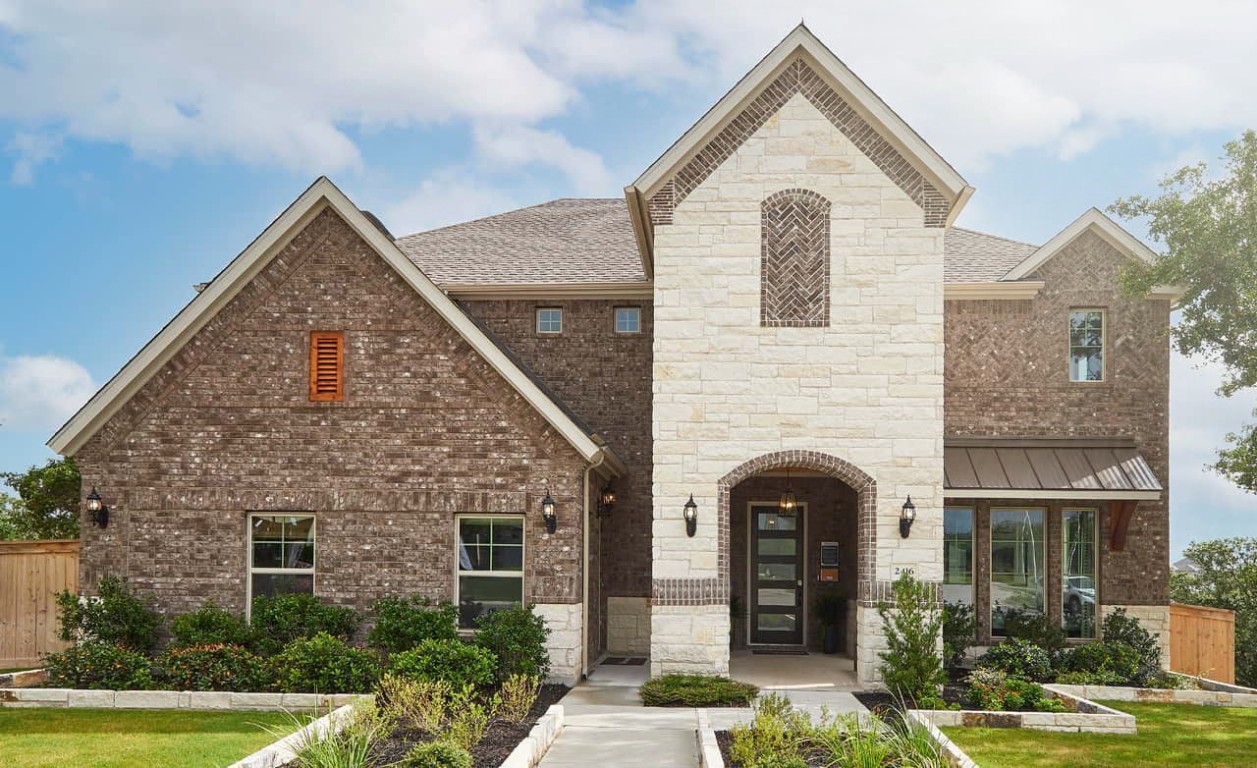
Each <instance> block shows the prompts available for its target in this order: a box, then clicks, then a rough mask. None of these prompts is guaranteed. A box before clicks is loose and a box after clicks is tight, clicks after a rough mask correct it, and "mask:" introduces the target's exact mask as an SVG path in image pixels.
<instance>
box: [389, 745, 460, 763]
mask: <svg viewBox="0 0 1257 768" xmlns="http://www.w3.org/2000/svg"><path fill="white" fill-rule="evenodd" d="M473 764H474V763H473V761H472V759H471V753H470V752H468V751H467V750H465V749H463V748H462V747H460V746H457V745H455V744H450V743H449V742H445V741H432V742H429V743H427V744H420V745H419V746H417V747H415V748H414V749H412V750H410V751H409V752H407V753H406V756H405V757H403V758H402V759H401V761H400V762H398V763H396V765H397V766H399V768H472V765H473Z"/></svg>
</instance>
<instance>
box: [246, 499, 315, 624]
mask: <svg viewBox="0 0 1257 768" xmlns="http://www.w3.org/2000/svg"><path fill="white" fill-rule="evenodd" d="M314 536H315V534H314V515H311V514H296V513H278V514H277V513H274V512H267V513H259V514H251V515H249V603H250V605H251V604H252V602H253V598H255V597H257V596H258V595H266V596H268V597H270V596H274V595H280V594H288V593H293V592H304V593H310V594H313V592H314Z"/></svg>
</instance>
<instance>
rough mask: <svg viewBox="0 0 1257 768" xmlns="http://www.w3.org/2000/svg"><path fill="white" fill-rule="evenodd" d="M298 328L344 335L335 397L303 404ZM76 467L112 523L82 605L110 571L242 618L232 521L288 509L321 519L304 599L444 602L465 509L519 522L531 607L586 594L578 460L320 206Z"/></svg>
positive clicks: (240, 531)
mask: <svg viewBox="0 0 1257 768" xmlns="http://www.w3.org/2000/svg"><path fill="white" fill-rule="evenodd" d="M311 330H343V331H344V332H345V397H344V401H343V402H334V403H311V402H310V401H309V399H308V391H307V376H308V370H309V369H308V359H307V355H308V354H309V351H308V350H309V343H308V334H309V332H310V331H311ZM78 459H79V465H80V467H81V468H82V473H83V487H84V488H89V487H91V486H96V487H97V488H98V489H99V490H100V492H101V494H102V495H103V496H104V497H105V499H106V501H107V503H108V504H109V505H110V507H111V509H112V511H113V516H112V518H111V521H110V524H109V527H108V528H107V529H105V530H104V531H101V530H99V529H97V528H93V527H90V526H87V527H85V528H84V534H83V544H82V559H81V562H82V569H81V577H80V578H81V582H82V587H83V588H84V589H85V590H86V591H87V592H91V591H92V589H93V587H94V585H95V584H96V583H97V582H98V580H99V579H100V578H101V577H102V576H105V575H120V576H126V577H128V578H130V579H131V580H132V582H133V583H134V584H135V585H136V586H138V587H139V588H140V589H142V590H145V591H148V592H151V593H152V594H154V595H155V597H156V598H157V601H158V605H159V606H160V608H161V609H162V610H164V611H178V612H182V611H186V610H189V609H191V608H195V607H197V606H198V605H200V604H201V603H202V602H203V601H204V600H206V599H208V598H213V599H214V600H217V601H218V602H220V603H222V604H224V605H227V606H229V607H231V608H235V609H240V608H242V607H243V605H244V600H245V549H246V538H245V537H246V525H245V516H246V513H247V512H248V511H265V510H292V511H312V512H314V513H315V515H316V516H317V520H318V523H317V525H318V542H317V547H318V562H317V574H316V591H317V592H318V593H319V594H321V595H325V596H327V597H329V598H331V599H332V600H334V601H336V602H339V603H344V604H349V605H353V606H355V607H358V608H365V607H366V606H367V605H368V604H369V602H370V601H371V600H372V599H374V598H375V597H376V596H378V595H380V594H383V593H387V592H418V593H422V594H427V595H430V596H432V597H436V598H451V597H452V596H453V594H452V592H453V580H454V577H453V573H454V568H455V550H454V515H455V514H456V513H460V512H478V513H514V514H520V513H523V514H525V515H526V517H527V522H526V529H525V530H526V534H525V538H526V551H527V561H526V563H525V571H526V573H525V590H526V594H525V597H526V598H527V599H529V600H532V601H535V602H548V603H574V602H579V601H580V600H581V598H582V575H581V567H582V563H581V551H582V546H581V539H582V530H581V517H582V515H581V511H580V508H581V486H582V482H583V474H584V462H583V460H582V459H581V458H580V456H579V455H578V454H577V453H576V452H575V450H574V449H572V448H571V446H570V445H569V444H568V443H567V442H566V441H564V440H563V438H562V437H560V436H559V435H558V434H557V433H555V431H554V430H553V429H552V428H551V427H550V426H549V425H548V423H546V422H545V421H544V420H543V419H542V418H541V417H540V416H539V415H538V414H537V413H536V412H535V411H534V410H533V409H532V408H531V406H529V405H528V403H527V402H526V401H524V400H523V398H522V397H521V396H520V395H518V393H516V392H515V390H514V389H513V388H512V387H510V385H509V384H507V383H506V382H505V380H503V379H502V378H501V377H500V376H499V375H498V374H497V373H496V372H495V371H494V370H493V369H492V368H491V367H490V366H489V364H488V363H486V362H485V361H484V360H483V359H481V358H480V357H479V355H478V354H477V353H476V352H475V351H474V350H473V349H472V348H471V346H470V345H469V344H468V343H466V342H465V341H464V340H463V339H462V338H461V336H459V335H458V334H457V333H456V332H455V331H454V330H453V329H452V328H451V327H449V326H448V325H447V324H446V323H445V322H444V321H443V320H442V319H441V318H440V316H439V315H438V314H437V313H436V312H435V311H434V310H433V309H432V308H431V307H429V306H428V305H427V304H426V303H425V302H424V301H423V300H422V299H421V298H420V297H419V296H418V295H417V294H416V293H415V292H414V291H413V290H412V289H411V288H410V287H409V286H408V285H406V284H405V283H404V282H403V281H402V279H401V278H400V277H399V276H398V275H397V274H396V273H395V272H393V271H392V269H391V268H390V267H389V266H388V265H387V264H385V263H384V262H383V261H382V260H381V259H380V258H379V257H378V256H377V255H376V254H375V253H374V252H373V251H371V250H370V248H369V247H368V246H367V245H366V244H365V243H364V242H363V241H361V240H360V239H359V238H358V237H357V236H356V235H355V234H354V233H353V232H352V230H351V229H350V228H349V227H348V226H347V225H346V224H345V223H344V222H343V221H341V220H340V219H339V218H338V217H337V216H336V215H335V214H334V213H332V212H330V211H326V210H325V211H324V212H322V213H321V214H319V215H318V216H317V217H316V218H314V219H313V220H312V221H311V222H310V224H309V225H308V226H307V227H306V228H305V229H304V230H303V231H302V232H301V233H299V234H298V235H297V236H296V237H295V238H294V239H293V241H292V242H291V243H290V244H288V245H287V246H286V247H284V249H283V250H282V252H281V253H279V254H278V255H277V256H276V257H275V259H274V260H273V261H272V262H271V263H270V264H269V265H268V266H267V267H266V268H265V269H263V270H262V271H261V272H260V273H259V274H258V276H257V277H256V278H255V279H254V280H253V281H252V282H251V283H250V284H249V285H248V286H247V287H246V288H244V290H242V291H241V292H240V294H239V295H237V296H236V297H235V298H234V299H232V301H231V302H230V303H229V304H228V305H227V306H225V307H224V308H223V310H222V311H221V312H219V313H218V314H217V315H216V316H215V317H214V319H213V320H211V321H210V323H209V324H208V325H207V326H206V327H205V328H204V329H202V330H201V331H200V332H199V333H198V334H197V335H196V336H195V337H194V338H193V339H192V340H191V342H190V343H189V344H188V345H187V346H185V347H184V348H183V350H181V351H180V352H179V353H178V354H177V355H176V356H175V357H174V358H173V359H172V360H171V361H170V362H169V363H168V364H167V365H166V366H165V367H164V368H163V369H162V370H161V371H160V372H159V373H158V374H157V375H156V376H155V377H154V378H153V379H151V380H150V381H149V382H148V383H147V384H145V385H144V387H143V388H142V389H141V390H140V391H139V392H138V393H137V395H136V396H135V397H134V398H133V399H132V400H131V401H130V402H129V403H128V404H127V405H126V406H125V407H124V408H123V409H122V410H121V411H120V412H119V413H118V414H117V415H115V416H114V417H113V418H112V419H111V420H110V422H109V423H108V424H106V425H105V427H104V428H103V429H102V430H100V432H98V433H97V434H96V435H95V436H94V437H93V438H92V439H91V440H90V441H89V442H88V444H87V445H86V446H84V448H83V449H82V450H81V451H80V452H79V454H78ZM547 481H548V485H549V487H550V489H551V492H552V493H553V495H554V498H555V499H556V500H557V501H558V504H559V518H560V526H559V530H558V532H557V533H556V534H555V535H553V536H550V535H547V534H546V533H545V529H544V526H543V524H542V521H541V517H540V500H541V498H542V496H543V495H544V494H545V491H546V485H547Z"/></svg>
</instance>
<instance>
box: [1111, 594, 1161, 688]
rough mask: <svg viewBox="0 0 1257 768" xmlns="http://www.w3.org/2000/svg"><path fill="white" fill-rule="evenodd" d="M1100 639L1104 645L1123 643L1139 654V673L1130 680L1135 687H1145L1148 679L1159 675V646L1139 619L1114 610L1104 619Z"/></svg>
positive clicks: (1120, 610)
mask: <svg viewBox="0 0 1257 768" xmlns="http://www.w3.org/2000/svg"><path fill="white" fill-rule="evenodd" d="M1100 638H1101V639H1102V640H1103V641H1104V642H1105V643H1125V644H1126V645H1129V646H1130V647H1131V648H1133V649H1135V653H1137V654H1139V671H1138V672H1137V673H1136V675H1135V676H1134V678H1133V679H1132V680H1131V682H1132V683H1134V684H1135V685H1146V684H1147V681H1148V680H1149V679H1150V678H1153V677H1155V676H1157V675H1159V674H1160V673H1161V646H1160V644H1159V643H1158V642H1157V639H1156V638H1155V637H1153V636H1152V635H1151V634H1150V633H1149V632H1148V630H1146V629H1144V628H1143V627H1142V626H1140V624H1139V619H1136V618H1132V617H1130V616H1127V615H1126V609H1125V608H1117V609H1114V611H1113V612H1112V613H1110V614H1109V615H1108V616H1105V617H1104V624H1103V625H1102V629H1101V630H1100Z"/></svg>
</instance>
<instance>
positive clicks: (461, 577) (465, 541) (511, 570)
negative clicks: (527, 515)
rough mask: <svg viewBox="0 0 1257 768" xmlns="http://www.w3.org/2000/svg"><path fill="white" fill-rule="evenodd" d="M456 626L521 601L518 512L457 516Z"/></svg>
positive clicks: (521, 546) (521, 520) (520, 524)
mask: <svg viewBox="0 0 1257 768" xmlns="http://www.w3.org/2000/svg"><path fill="white" fill-rule="evenodd" d="M456 525H457V529H458V535H457V541H456V542H455V546H456V547H457V549H458V552H457V556H458V579H457V581H458V594H457V601H458V626H459V627H460V628H462V629H474V628H475V626H476V619H478V618H479V617H481V616H483V615H485V614H486V613H490V612H492V611H496V610H499V609H502V608H509V607H510V606H512V605H516V604H523V602H524V518H523V517H522V516H518V515H495V516H492V517H490V516H479V517H478V516H472V515H462V516H459V517H458V518H457V523H456Z"/></svg>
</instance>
